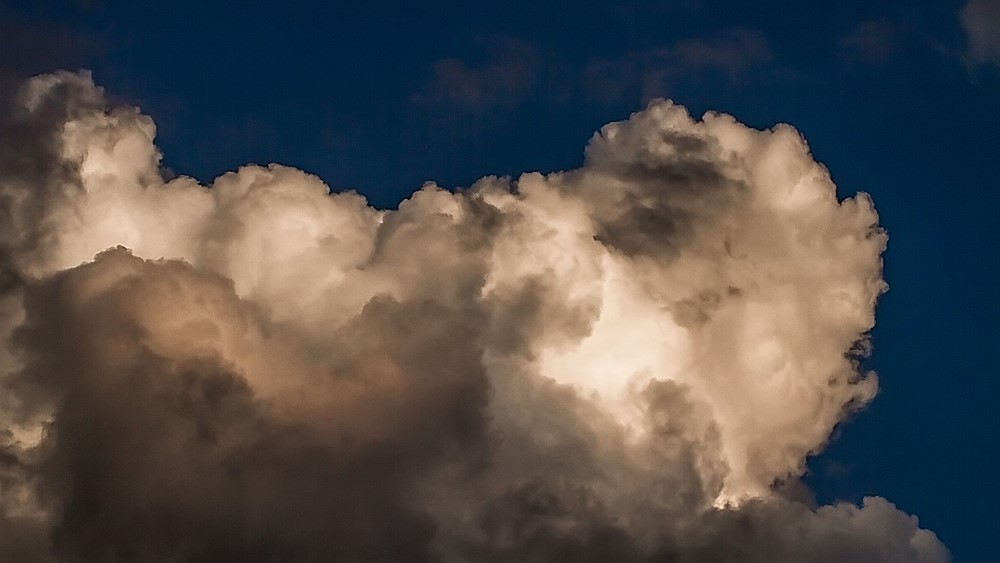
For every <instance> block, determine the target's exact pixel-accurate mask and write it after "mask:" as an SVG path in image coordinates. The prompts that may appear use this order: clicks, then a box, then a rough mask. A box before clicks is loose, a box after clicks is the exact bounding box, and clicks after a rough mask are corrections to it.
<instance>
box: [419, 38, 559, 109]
mask: <svg viewBox="0 0 1000 563" xmlns="http://www.w3.org/2000/svg"><path fill="white" fill-rule="evenodd" d="M487 51H488V52H487V58H486V60H485V61H484V62H483V63H482V64H480V65H470V63H468V62H467V61H464V60H462V59H459V58H454V57H450V58H444V59H441V60H438V61H436V62H435V63H434V64H433V65H432V68H431V77H430V79H429V81H428V83H427V84H425V85H424V87H423V89H422V90H421V91H419V92H417V93H416V94H414V95H413V96H412V97H411V99H412V101H414V102H416V103H419V104H447V105H451V106H455V107H460V108H467V109H483V108H485V107H495V106H501V107H504V106H510V105H514V104H517V103H518V102H520V101H522V100H523V99H524V98H525V97H526V96H527V95H528V94H529V93H530V92H531V91H532V90H533V89H534V88H535V86H536V85H537V83H538V80H539V76H538V75H539V69H540V64H541V60H540V57H539V55H538V53H537V52H536V51H535V49H534V48H533V47H532V46H531V45H529V44H527V43H524V42H521V41H518V40H515V39H511V38H501V39H499V40H497V41H495V42H494V43H493V44H492V45H491V46H490V48H489V49H488V50H487Z"/></svg>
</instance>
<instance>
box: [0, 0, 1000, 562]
mask: <svg viewBox="0 0 1000 563" xmlns="http://www.w3.org/2000/svg"><path fill="white" fill-rule="evenodd" d="M28 4H30V5H28ZM283 4H284V3H280V2H258V3H243V2H232V3H224V2H194V1H186V0H178V1H174V2H169V3H145V2H117V1H115V0H106V1H101V0H79V1H77V2H75V3H64V2H55V1H49V0H43V1H40V2H7V1H3V2H0V56H2V59H3V60H2V61H0V73H2V74H0V80H4V81H10V80H14V79H16V78H18V77H23V76H28V75H30V74H33V73H38V72H44V71H49V70H54V69H56V68H69V69H76V68H89V69H91V70H93V72H94V77H95V80H96V81H97V82H98V83H99V84H101V85H103V86H105V87H106V88H107V90H108V92H109V93H110V94H111V95H112V96H113V97H114V98H115V99H117V100H120V101H123V102H127V103H131V104H137V105H139V106H141V107H142V108H143V110H144V112H146V113H148V114H150V115H152V116H153V118H154V119H155V121H156V123H157V125H158V127H159V140H158V144H159V146H160V147H161V148H162V150H163V151H164V154H165V159H164V164H165V165H166V166H167V167H169V168H170V169H173V170H176V171H178V172H182V173H184V174H189V175H194V176H196V177H198V178H199V179H201V180H203V181H209V180H211V179H212V178H214V177H215V176H216V175H218V174H220V173H222V172H224V171H226V170H230V169H233V168H235V167H237V166H239V165H241V164H244V163H247V162H258V163H267V162H281V163H284V164H289V165H293V166H296V167H300V168H303V169H305V170H307V171H310V172H313V173H315V174H318V175H319V176H320V177H322V178H323V179H324V180H325V181H327V182H328V183H329V184H330V185H331V187H332V188H334V189H343V188H354V189H357V190H358V191H360V192H361V193H363V194H365V195H366V196H367V197H368V198H369V199H370V200H371V201H372V202H373V203H374V204H376V205H378V206H381V207H388V206H394V205H395V204H397V203H398V201H399V200H400V199H401V198H403V197H405V196H407V195H408V194H409V193H411V192H412V191H413V190H414V189H416V188H418V187H419V186H420V185H421V183H422V182H423V181H425V180H431V179H433V180H435V181H437V182H438V183H440V184H441V185H444V186H447V187H459V186H466V185H469V184H470V183H471V182H472V181H473V180H475V179H476V178H478V177H480V176H483V175H486V174H517V173H519V172H521V171H528V170H542V171H550V170H556V169H563V168H570V167H575V166H577V165H579V164H580V162H581V161H582V154H583V152H582V151H583V147H584V145H585V143H586V140H587V139H588V137H589V136H590V135H591V133H592V132H593V131H594V130H595V129H597V128H598V127H600V126H601V125H602V124H604V123H606V122H608V121H612V120H618V119H623V118H625V117H627V116H628V114H629V113H630V112H632V111H635V110H638V109H640V108H641V107H642V106H643V104H644V102H645V101H647V100H648V99H649V98H651V97H655V96H662V97H670V98H673V99H675V100H676V101H678V102H680V103H682V104H684V105H686V106H687V107H688V108H690V110H691V111H692V112H693V113H695V114H700V113H701V112H703V111H705V110H707V109H716V110H720V111H724V112H727V113H731V114H733V115H735V116H736V117H737V118H738V119H740V120H741V121H743V122H745V123H748V124H751V125H753V126H756V127H767V126H770V125H772V124H774V123H776V122H788V123H791V124H793V125H794V126H796V127H797V128H798V129H799V130H800V131H801V132H802V133H803V134H804V135H805V137H806V138H807V139H808V141H809V143H810V145H811V147H812V149H813V152H814V154H815V156H816V158H817V159H818V160H819V161H821V162H823V163H824V164H826V165H827V166H828V167H829V169H830V170H831V172H832V175H833V177H834V179H835V181H836V182H837V183H838V185H839V187H840V189H841V193H842V194H843V195H850V194H853V193H855V192H856V191H859V190H863V191H867V192H869V193H871V194H872V196H873V197H874V200H875V204H876V207H877V209H878V210H879V213H880V215H881V217H882V222H883V225H884V226H885V227H886V228H887V230H888V232H889V235H890V243H889V250H888V251H887V253H886V254H885V277H886V279H887V281H888V282H889V284H890V286H891V290H890V291H889V293H888V294H886V295H885V296H884V297H883V299H882V301H881V302H880V305H879V309H878V315H877V319H878V321H877V322H878V324H877V326H876V328H875V331H874V344H875V353H874V356H873V357H872V359H871V361H870V364H871V366H872V367H873V368H874V369H876V370H877V371H878V372H879V374H880V377H881V385H882V391H881V393H880V395H879V397H878V398H877V399H876V400H875V402H874V403H873V404H872V405H871V407H869V408H868V409H867V410H866V411H864V412H863V413H861V414H859V415H858V416H856V417H855V419H854V420H853V421H852V422H850V423H849V424H847V425H845V426H844V427H843V428H842V429H841V430H840V431H838V433H837V437H836V439H835V440H834V441H833V443H832V444H831V445H830V447H829V448H828V449H827V451H826V452H824V453H823V454H822V455H820V456H818V457H817V458H816V459H814V460H812V462H811V464H810V467H811V473H810V475H809V476H808V478H807V480H808V482H809V483H810V484H811V485H812V486H813V487H814V488H815V489H816V491H817V494H818V497H819V499H820V500H822V501H824V502H827V501H830V500H833V499H849V500H855V501H856V500H859V499H860V498H861V497H862V496H864V495H871V494H874V495H880V496H885V497H886V498H888V499H890V500H891V501H893V502H894V503H896V504H897V505H898V506H899V507H900V508H902V509H904V510H905V511H907V512H910V513H913V514H916V515H918V516H919V517H920V519H921V523H922V525H923V526H924V527H927V528H929V529H931V530H933V531H935V532H936V533H937V534H938V535H939V537H940V538H941V539H942V540H943V541H944V542H945V543H946V544H947V545H948V546H949V548H950V549H951V550H952V551H953V553H954V555H955V557H956V560H957V561H985V560H988V559H989V558H990V557H989V554H990V552H991V551H993V549H992V543H993V540H992V538H993V535H994V533H995V527H996V516H995V509H994V505H995V504H996V502H997V501H998V500H1000V494H998V493H1000V491H998V485H997V480H996V479H995V478H994V474H995V473H996V470H997V467H998V466H997V461H996V454H997V443H998V437H1000V436H998V434H1000V432H998V428H1000V416H998V412H1000V408H998V407H997V398H998V397H1000V382H998V375H1000V361H998V357H1000V356H998V354H997V353H996V352H995V348H996V342H997V338H998V336H1000V326H998V321H997V313H998V312H1000V307H998V305H1000V297H998V292H997V290H996V287H997V275H998V267H997V264H996V260H997V257H998V252H997V250H996V249H997V246H998V242H1000V240H998V239H1000V237H998V234H997V233H998V230H997V220H996V218H995V215H996V210H997V208H998V204H1000V190H998V188H1000V185H998V181H997V170H996V163H997V157H996V154H997V151H998V149H1000V134H998V130H1000V14H996V12H997V10H995V9H994V10H993V15H994V17H995V18H996V19H995V20H992V24H990V25H992V29H994V30H997V31H996V33H995V34H994V35H993V36H989V35H988V34H987V35H985V36H984V35H982V34H980V35H978V36H973V37H970V36H969V34H968V33H967V29H966V27H964V26H963V22H962V19H961V18H960V13H961V11H962V9H963V6H964V4H965V0H959V1H886V2H856V3H852V2H828V3H824V4H820V3H811V2H757V3H749V2H713V1H710V0H703V1H698V0H680V1H677V2H654V1H638V2H632V3H629V2H624V3H620V2H616V3H613V4H612V3H608V4H607V5H603V6H602V5H598V4H593V5H586V4H577V5H575V6H574V7H573V8H572V9H567V8H566V4H565V3H546V2H538V3H534V5H532V6H531V7H528V8H524V7H508V6H506V4H505V3H489V4H487V5H483V6H475V5H472V4H464V3H455V2H440V3H437V4H435V5H433V6H424V5H413V6H406V7H400V6H398V5H397V4H396V3H393V2H365V3H352V4H347V3H339V2H298V3H296V5H295V6H293V7H289V6H284V5H283ZM981 4H982V5H983V6H987V8H988V7H989V5H990V4H991V3H990V2H988V1H987V2H981ZM988 12H989V9H986V10H985V12H984V14H983V15H981V16H980V17H986V16H987V15H988ZM973 16H975V14H973ZM987 23H989V22H987ZM986 28H987V29H990V26H986ZM991 59H992V60H991Z"/></svg>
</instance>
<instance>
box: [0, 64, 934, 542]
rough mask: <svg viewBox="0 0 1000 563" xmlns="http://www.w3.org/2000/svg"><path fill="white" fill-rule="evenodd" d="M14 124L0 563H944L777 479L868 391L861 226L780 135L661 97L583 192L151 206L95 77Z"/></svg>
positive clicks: (571, 175) (239, 189)
mask: <svg viewBox="0 0 1000 563" xmlns="http://www.w3.org/2000/svg"><path fill="white" fill-rule="evenodd" d="M19 103H20V104H21V109H20V110H18V111H16V112H15V113H14V114H12V115H13V116H12V117H10V118H7V121H5V123H7V124H8V125H6V127H8V128H9V129H10V130H11V131H14V130H16V131H19V132H21V133H20V134H22V135H30V136H31V137H32V138H31V140H30V142H24V143H22V144H19V145H16V146H14V147H13V148H18V150H20V151H22V152H23V153H24V154H23V156H22V157H20V158H18V159H11V160H10V162H9V163H6V162H4V161H0V164H4V168H3V170H2V171H0V172H2V176H0V194H2V196H3V198H4V200H3V201H4V205H3V208H2V209H3V212H4V219H5V220H6V223H5V225H6V226H5V227H3V230H2V232H0V234H2V239H0V242H2V244H3V248H2V253H0V258H2V259H3V266H4V273H5V274H4V275H5V279H7V280H9V281H8V282H6V287H7V289H6V293H5V300H4V307H5V308H6V309H5V310H6V311H8V312H9V313H10V314H9V315H7V316H6V317H5V318H8V319H10V321H9V322H8V323H7V325H6V327H5V332H6V334H8V335H10V339H9V340H8V343H7V344H6V346H5V348H4V355H3V362H4V364H5V372H6V375H5V376H4V385H5V386H6V389H7V393H6V394H5V397H4V399H3V403H2V406H0V408H2V409H3V411H2V413H3V414H2V418H0V422H3V424H4V426H6V428H7V429H8V430H7V434H6V436H7V437H6V438H5V439H4V440H5V441H4V442H2V443H3V444H4V445H3V450H2V452H3V455H4V457H3V458H2V460H0V462H2V464H0V486H2V487H3V488H2V489H0V494H2V497H0V508H2V509H3V511H4V512H3V513H2V514H3V518H4V520H5V522H6V523H9V527H8V529H9V530H11V531H8V532H2V531H0V554H3V553H4V551H3V550H4V549H6V550H8V552H9V553H14V551H12V550H21V551H20V552H18V553H22V552H23V553H31V554H33V555H32V556H33V557H37V558H38V559H39V560H46V559H45V558H46V557H49V556H50V554H56V555H58V556H60V557H63V558H65V559H67V560H70V561H92V560H108V561H118V560H143V561H203V560H212V561H225V560H246V559H248V558H251V559H255V560H282V561H287V560H302V561H311V560H345V561H347V560H360V559H388V560H415V559H421V558H431V559H437V560H444V561H510V560H518V561H563V560H565V561H586V560H595V561H608V560H619V561H627V560H633V561H663V560H671V561H719V560H727V561H804V560H809V561H844V560H856V561H890V560H891V561H945V560H947V559H948V555H947V551H946V550H945V549H944V547H943V546H942V545H941V544H940V543H939V542H938V541H937V539H936V538H935V536H934V535H933V534H932V533H930V532H927V531H924V530H921V529H920V528H919V527H918V526H917V523H916V520H915V519H913V518H911V517H909V516H906V515H905V514H903V513H901V512H899V511H897V510H896V509H895V508H894V507H893V506H892V505H891V504H889V503H887V502H886V501H884V500H882V499H877V498H876V499H869V500H867V501H866V502H865V504H864V506H862V507H854V506H850V505H837V506H827V507H820V508H818V509H817V508H815V507H810V506H808V505H806V504H803V502H804V501H802V500H794V499H792V498H789V496H788V494H787V493H786V492H784V491H786V490H789V489H790V488H789V487H787V486H786V487H777V486H776V483H790V482H795V481H796V480H797V479H798V477H800V476H801V474H802V473H803V471H804V463H805V459H806V457H807V456H808V455H809V454H811V453H814V452H816V451H818V450H820V449H821V448H822V447H823V445H824V443H825V442H826V440H827V439H828V437H829V435H830V433H831V431H832V430H833V428H834V426H835V425H836V424H837V423H838V422H839V421H841V420H842V419H843V418H844V416H845V414H847V413H849V412H851V411H852V410H854V409H857V408H859V407H860V406H863V405H864V404H866V403H867V402H868V401H869V400H870V399H871V398H872V397H873V396H874V394H875V392H876V388H877V384H876V378H875V376H874V375H873V374H864V373H859V371H858V365H857V361H856V359H857V357H858V355H859V354H862V353H864V352H865V351H866V350H867V337H866V334H867V332H868V330H870V329H871V327H872V326H873V324H874V316H873V315H874V306H875V301H876V299H877V297H878V296H879V294H880V293H881V292H882V291H883V290H884V287H885V285H884V283H883V281H882V278H881V253H882V251H883V250H884V248H885V243H886V237H885V234H884V233H883V232H882V230H881V229H880V228H879V227H878V218H877V215H876V213H875V211H874V208H873V207H872V204H871V201H870V199H869V198H868V197H867V196H866V195H864V194H860V195H858V196H856V197H854V198H850V199H847V200H844V201H838V199H837V197H836V192H835V187H834V185H833V183H832V182H831V180H830V177H829V174H828V173H827V171H826V170H825V169H824V168H823V167H822V166H821V165H819V164H817V163H816V162H815V161H814V160H813V159H812V157H811V156H810V154H809V150H808V147H807V146H806V144H805V142H804V140H803V139H802V138H801V136H800V135H799V134H798V133H797V132H796V131H795V130H794V129H792V128H791V127H789V126H777V127H775V128H773V129H770V130H766V131H758V130H754V129H751V128H748V127H746V126H744V125H742V124H740V123H739V122H737V121H736V120H735V119H733V118H732V117H730V116H727V115H722V114H714V113H710V114H707V115H705V116H704V117H703V118H702V119H701V120H694V119H692V118H691V117H690V116H689V115H688V114H687V112H686V110H685V109H684V108H682V107H680V106H677V105H675V104H672V103H671V102H668V101H656V102H654V103H652V104H650V106H649V107H648V108H646V109H645V110H644V111H642V112H639V113H636V114H634V115H633V116H632V117H631V118H630V119H629V120H627V121H623V122H618V123H612V124H609V125H607V126H605V127H604V128H602V129H601V130H600V131H599V132H598V133H596V134H595V135H594V137H593V138H592V139H591V141H590V143H589V145H588V147H587V151H586V159H585V162H584V164H583V166H582V167H581V168H579V169H577V170H572V171H567V172H560V173H553V174H548V175H543V174H537V173H528V174H524V175H522V176H521V177H520V178H517V179H506V178H494V177H490V178H484V179H482V180H480V181H479V182H477V183H476V184H475V185H474V186H472V187H471V188H470V189H468V190H465V191H461V192H458V193H453V192H449V191H446V190H443V189H441V188H439V187H437V186H435V185H433V184H428V185H425V186H424V187H423V188H421V189H420V190H419V191H417V192H416V193H414V194H413V195H412V196H411V197H410V198H409V199H407V200H405V201H403V202H402V203H401V204H400V206H399V209H398V210H391V211H385V210H376V209H373V208H371V207H369V206H368V205H367V203H366V202H365V200H364V199H363V198H362V197H361V196H359V195H357V194H354V193H339V194H330V193H329V189H328V187H327V186H326V185H325V184H323V182H322V181H321V180H320V179H318V178H316V177H315V176H311V175H309V174H306V173H304V172H301V171H299V170H295V169H292V168H287V167H282V166H278V165H271V166H268V167H266V168H264V167H258V166H247V167H244V168H241V169H239V170H238V171H236V172H233V173H229V174H226V175H224V176H222V177H220V178H218V179H217V180H216V181H215V182H214V183H213V184H212V185H211V186H202V185H199V184H198V183H197V182H195V181H194V180H192V179H190V178H186V177H180V178H177V179H174V180H171V181H164V179H163V178H162V176H161V175H160V173H159V170H158V164H159V159H160V155H159V152H158V150H157V149H156V147H155V145H154V144H153V137H154V134H155V127H154V125H153V123H152V121H151V120H150V119H149V118H148V117H146V116H143V115H142V114H140V113H139V112H138V110H136V109H134V108H128V107H116V108H111V109H108V108H107V107H106V103H105V101H104V98H103V93H102V92H101V90H100V89H99V88H97V87H95V86H94V85H93V83H92V81H91V78H90V76H89V75H87V74H68V73H58V74H53V75H47V76H42V77H38V78H36V79H34V80H32V81H31V82H29V83H28V84H27V85H26V86H25V89H24V90H23V91H22V93H21V95H20V97H19ZM14 162H19V163H24V162H30V163H32V165H31V166H22V165H17V166H15V165H14V164H12V163H14ZM119 246H121V247H124V248H118V249H114V248H115V247H119ZM109 248H112V249H113V250H107V249H109ZM126 249H127V250H126ZM106 250H107V251H106ZM95 255H97V257H96V258H95ZM0 438H2V436H0ZM14 524H16V526H15V525H14ZM23 557H27V556H23Z"/></svg>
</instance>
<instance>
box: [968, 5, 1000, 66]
mask: <svg viewBox="0 0 1000 563" xmlns="http://www.w3.org/2000/svg"><path fill="white" fill-rule="evenodd" d="M960 17H961V20H962V26H963V27H964V28H965V33H966V34H967V35H968V42H969V43H968V53H967V56H968V58H969V60H970V62H972V63H973V64H987V63H992V64H996V65H1000V31H998V30H1000V5H998V4H997V3H996V2H993V1H992V0H969V3H968V4H966V5H965V7H964V8H962V11H961V13H960Z"/></svg>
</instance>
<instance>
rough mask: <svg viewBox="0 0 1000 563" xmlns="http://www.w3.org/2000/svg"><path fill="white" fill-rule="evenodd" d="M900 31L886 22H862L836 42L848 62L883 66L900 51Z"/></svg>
mask: <svg viewBox="0 0 1000 563" xmlns="http://www.w3.org/2000/svg"><path fill="white" fill-rule="evenodd" d="M900 43H901V38H900V30H899V29H898V28H897V26H896V25H894V24H893V23H891V22H888V21H886V20H864V21H862V22H860V23H858V24H857V25H856V26H855V27H854V29H852V30H851V32H850V33H848V34H847V35H846V36H844V37H841V38H840V39H839V40H838V44H839V46H840V49H841V50H842V54H843V56H844V58H845V59H847V61H848V62H851V61H853V60H859V61H861V62H864V63H867V64H885V63H886V62H888V61H889V59H890V58H891V57H892V55H893V54H895V53H896V52H897V51H898V50H899V49H900Z"/></svg>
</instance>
